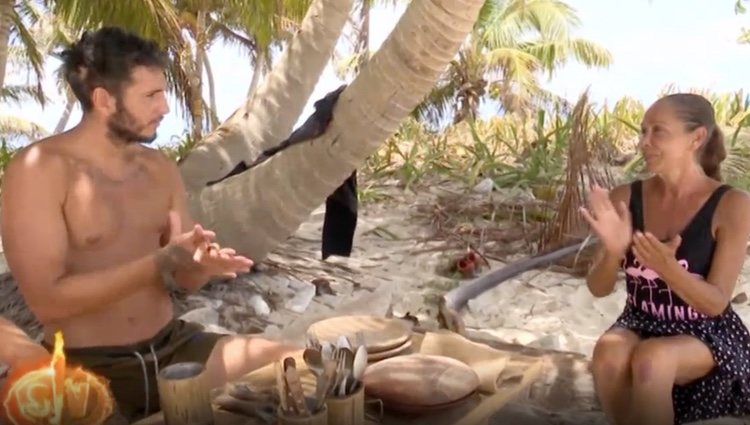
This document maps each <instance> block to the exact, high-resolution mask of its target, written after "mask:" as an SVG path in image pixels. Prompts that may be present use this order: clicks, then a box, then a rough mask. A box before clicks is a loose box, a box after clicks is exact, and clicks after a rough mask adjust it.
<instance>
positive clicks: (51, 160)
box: [6, 136, 67, 177]
mask: <svg viewBox="0 0 750 425" xmlns="http://www.w3.org/2000/svg"><path fill="white" fill-rule="evenodd" d="M59 143H60V137H59V136H51V137H48V138H45V139H41V140H38V141H35V142H33V143H31V144H29V145H27V146H24V147H23V148H21V149H19V150H18V151H16V152H15V153H14V154H13V157H12V158H11V160H10V161H9V162H8V166H7V169H6V175H8V174H9V173H12V174H16V175H18V174H21V175H25V174H27V173H33V174H34V175H35V176H40V177H41V176H45V175H57V174H59V173H60V172H62V171H64V169H65V168H64V167H65V164H66V162H67V159H66V157H67V155H66V154H65V150H64V149H62V147H61V146H59Z"/></svg>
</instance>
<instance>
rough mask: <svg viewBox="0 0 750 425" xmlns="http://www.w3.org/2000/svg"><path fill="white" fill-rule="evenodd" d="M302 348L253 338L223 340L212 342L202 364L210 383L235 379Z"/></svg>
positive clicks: (223, 338)
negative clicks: (209, 351) (209, 377)
mask: <svg viewBox="0 0 750 425" xmlns="http://www.w3.org/2000/svg"><path fill="white" fill-rule="evenodd" d="M303 348H304V347H300V346H296V345H294V344H290V343H288V342H284V341H277V340H272V339H268V338H265V337H263V336H255V335H232V336H225V337H222V338H220V339H219V340H218V341H216V344H215V345H214V348H213V351H212V352H211V355H210V356H209V358H208V361H207V362H206V368H207V369H208V370H209V375H210V376H211V380H212V381H215V382H218V383H219V384H221V383H224V382H226V381H228V380H233V379H238V378H240V377H242V376H243V375H246V374H248V373H250V372H253V371H255V370H257V369H259V368H261V367H263V366H266V365H268V364H270V363H273V362H275V361H277V360H280V359H282V358H283V357H286V356H289V355H292V354H293V353H294V352H297V351H300V350H302V349H303Z"/></svg>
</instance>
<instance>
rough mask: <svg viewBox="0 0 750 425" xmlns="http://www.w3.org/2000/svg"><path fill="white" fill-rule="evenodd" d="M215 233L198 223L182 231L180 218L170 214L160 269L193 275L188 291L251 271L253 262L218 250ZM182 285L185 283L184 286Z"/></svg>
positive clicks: (233, 253)
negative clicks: (210, 280) (220, 278)
mask: <svg viewBox="0 0 750 425" xmlns="http://www.w3.org/2000/svg"><path fill="white" fill-rule="evenodd" d="M215 237H216V234H215V233H214V232H212V231H210V230H205V229H203V227H202V226H201V225H199V224H196V225H195V226H194V227H193V229H191V230H189V231H187V232H183V231H182V223H181V220H180V216H179V214H178V213H177V212H175V211H171V212H170V213H169V242H168V243H167V245H166V246H165V247H164V250H163V252H164V255H162V263H163V264H164V266H163V269H164V270H165V271H168V272H171V273H177V272H180V273H181V274H190V275H193V276H196V277H197V278H196V279H189V281H190V282H191V284H190V285H189V286H190V287H185V288H184V289H187V290H196V289H198V288H199V287H200V286H203V285H204V284H205V283H206V281H207V280H208V279H210V278H212V277H229V278H235V277H237V273H247V272H249V271H250V267H252V265H253V262H252V260H250V259H249V258H245V257H243V256H241V255H237V254H236V252H235V251H234V250H233V249H231V248H221V247H219V245H218V244H216V243H214V242H213V240H214V238H215ZM183 286H184V284H183ZM194 286H195V287H194Z"/></svg>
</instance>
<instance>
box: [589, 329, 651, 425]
mask: <svg viewBox="0 0 750 425" xmlns="http://www.w3.org/2000/svg"><path fill="white" fill-rule="evenodd" d="M640 341H641V339H640V337H639V336H638V335H637V334H636V333H635V332H633V331H630V330H628V329H625V328H619V327H616V328H612V329H611V330H609V331H607V332H605V333H604V335H602V336H601V337H600V338H599V340H598V341H597V342H596V345H595V346H594V354H593V356H592V357H593V358H592V362H591V373H592V375H593V376H594V387H595V388H596V394H597V397H598V398H599V403H600V404H601V405H602V410H604V414H605V415H607V418H609V420H610V421H612V422H613V423H615V424H617V425H622V424H624V423H625V420H624V419H625V417H626V415H627V413H628V410H629V409H630V403H629V398H630V360H631V356H632V353H633V350H634V349H635V347H636V346H637V345H638V343H639V342H640Z"/></svg>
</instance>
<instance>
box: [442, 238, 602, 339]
mask: <svg viewBox="0 0 750 425" xmlns="http://www.w3.org/2000/svg"><path fill="white" fill-rule="evenodd" d="M597 242H598V239H597V238H595V237H588V238H586V239H584V240H583V241H582V242H578V243H575V244H572V245H568V246H565V247H562V248H560V249H557V250H554V251H552V252H548V253H545V254H540V255H535V256H532V257H529V258H525V259H523V260H519V261H515V262H513V263H510V264H508V265H506V266H505V267H502V268H500V269H498V270H495V271H492V272H490V273H487V274H486V275H484V276H480V277H478V278H476V279H474V280H472V281H470V282H468V283H465V284H462V285H459V286H457V287H456V288H454V289H453V290H451V291H449V292H448V293H447V294H445V295H444V296H443V297H442V298H440V302H439V310H438V323H439V324H440V326H441V327H442V328H445V329H448V330H450V331H452V332H456V333H458V334H461V335H464V334H465V333H466V326H465V325H464V322H463V319H462V318H461V311H462V310H463V309H464V307H466V304H467V303H468V302H469V301H470V300H472V299H474V298H476V297H478V296H480V295H482V294H483V293H485V292H487V291H489V290H490V289H492V288H494V287H496V286H498V285H499V284H501V283H503V282H505V281H506V280H508V279H511V278H513V277H515V276H518V275H519V274H521V273H523V272H526V271H528V270H531V269H534V268H536V267H540V266H546V265H549V264H551V263H554V262H556V261H558V260H560V259H561V258H564V257H567V256H568V255H570V254H573V253H576V252H580V251H581V250H583V249H585V248H586V247H588V246H590V245H593V244H595V243H597Z"/></svg>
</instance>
